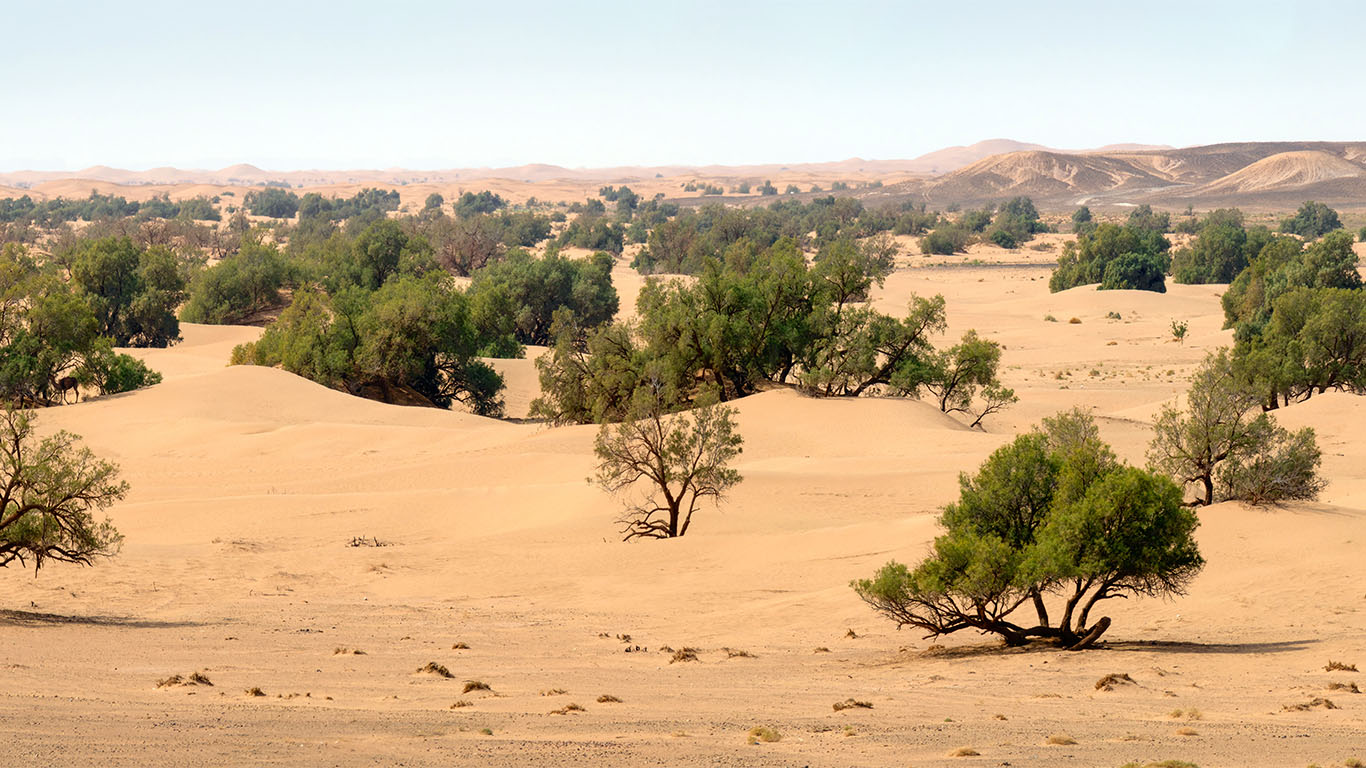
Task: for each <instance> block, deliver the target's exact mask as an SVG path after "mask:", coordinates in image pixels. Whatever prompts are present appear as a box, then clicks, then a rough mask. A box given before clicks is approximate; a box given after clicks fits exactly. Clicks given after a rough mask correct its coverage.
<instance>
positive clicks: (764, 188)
mask: <svg viewBox="0 0 1366 768" xmlns="http://www.w3.org/2000/svg"><path fill="white" fill-rule="evenodd" d="M759 194H760V195H763V196H765V197H768V196H771V195H776V194H778V188H777V187H775V186H773V182H771V181H765V182H764V183H763V184H760V185H759Z"/></svg>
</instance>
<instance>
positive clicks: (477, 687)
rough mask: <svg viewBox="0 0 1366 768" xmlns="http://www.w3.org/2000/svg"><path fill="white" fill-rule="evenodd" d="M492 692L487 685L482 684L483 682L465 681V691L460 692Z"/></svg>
mask: <svg viewBox="0 0 1366 768" xmlns="http://www.w3.org/2000/svg"><path fill="white" fill-rule="evenodd" d="M492 690H493V689H492V688H490V687H489V684H488V683H486V682H484V681H483V680H466V681H465V690H463V691H461V693H469V692H470V691H492Z"/></svg>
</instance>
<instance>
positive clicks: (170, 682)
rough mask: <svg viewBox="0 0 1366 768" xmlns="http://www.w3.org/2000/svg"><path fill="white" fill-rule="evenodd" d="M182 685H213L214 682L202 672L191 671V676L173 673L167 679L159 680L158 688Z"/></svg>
mask: <svg viewBox="0 0 1366 768" xmlns="http://www.w3.org/2000/svg"><path fill="white" fill-rule="evenodd" d="M181 685H207V686H210V687H212V686H213V682H212V681H211V680H209V678H208V677H207V676H205V675H204V673H202V672H191V673H190V676H189V677H181V676H180V675H171V676H170V677H168V678H166V679H165V680H158V681H157V687H158V688H174V687H177V686H181Z"/></svg>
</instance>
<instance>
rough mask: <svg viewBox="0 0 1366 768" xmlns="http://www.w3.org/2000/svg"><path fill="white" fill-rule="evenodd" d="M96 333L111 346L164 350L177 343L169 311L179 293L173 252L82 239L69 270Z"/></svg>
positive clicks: (180, 280) (181, 293) (177, 326)
mask: <svg viewBox="0 0 1366 768" xmlns="http://www.w3.org/2000/svg"><path fill="white" fill-rule="evenodd" d="M71 278H72V282H73V283H75V285H76V286H77V287H78V288H79V289H80V292H81V295H82V296H83V297H84V298H85V299H86V301H87V302H88V303H89V304H90V308H91V310H92V311H93V312H94V314H95V319H96V322H98V324H99V330H100V333H101V334H102V335H106V336H109V337H111V338H112V339H113V340H114V344H115V346H121V347H130V346H131V347H165V346H169V345H170V344H172V343H174V342H176V341H179V340H180V324H179V323H178V322H177V321H176V317H175V309H176V307H177V306H179V305H180V302H181V299H182V298H183V297H184V295H185V281H184V278H183V277H181V274H180V270H179V267H178V265H177V263H176V259H175V256H174V254H172V253H171V252H170V251H169V250H168V249H166V248H163V247H153V248H149V249H146V250H142V249H139V248H138V246H136V245H135V244H134V243H133V241H132V240H130V239H129V238H127V237H123V238H115V237H107V238H101V239H99V240H93V241H87V242H86V243H84V244H83V245H82V247H81V248H80V250H79V251H78V252H77V255H76V259H75V262H74V263H73V264H72V267H71Z"/></svg>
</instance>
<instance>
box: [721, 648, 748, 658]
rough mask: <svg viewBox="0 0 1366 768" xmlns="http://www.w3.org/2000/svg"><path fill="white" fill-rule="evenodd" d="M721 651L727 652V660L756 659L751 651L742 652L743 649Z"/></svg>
mask: <svg viewBox="0 0 1366 768" xmlns="http://www.w3.org/2000/svg"><path fill="white" fill-rule="evenodd" d="M721 650H723V651H725V652H726V658H728V659H752V658H754V654H752V653H750V652H749V651H746V650H742V649H740V648H722V649H721Z"/></svg>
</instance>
